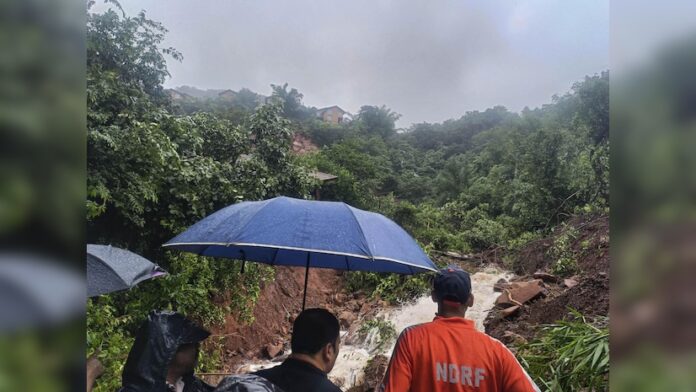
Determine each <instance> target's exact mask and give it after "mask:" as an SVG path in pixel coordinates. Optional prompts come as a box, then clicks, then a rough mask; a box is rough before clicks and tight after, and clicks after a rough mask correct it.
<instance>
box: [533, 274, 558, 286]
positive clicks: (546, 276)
mask: <svg viewBox="0 0 696 392" xmlns="http://www.w3.org/2000/svg"><path fill="white" fill-rule="evenodd" d="M533 277H534V279H541V280H543V281H544V282H550V283H558V282H560V281H561V278H559V277H558V276H556V275H551V274H548V273H546V272H535V273H534V275H533Z"/></svg>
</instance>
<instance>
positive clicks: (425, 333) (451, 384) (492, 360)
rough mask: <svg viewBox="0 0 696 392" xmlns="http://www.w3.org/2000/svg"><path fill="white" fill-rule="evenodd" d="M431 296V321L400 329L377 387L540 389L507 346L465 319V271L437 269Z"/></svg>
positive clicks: (470, 300)
mask: <svg viewBox="0 0 696 392" xmlns="http://www.w3.org/2000/svg"><path fill="white" fill-rule="evenodd" d="M432 298H433V301H434V302H436V303H437V315H436V317H435V319H434V320H433V321H431V322H429V323H424V324H419V325H413V326H411V327H408V328H406V329H405V330H404V331H403V332H402V333H401V335H400V336H399V339H398V340H397V342H396V346H395V347H394V352H393V354H392V357H391V360H390V362H389V367H388V368H387V373H386V374H385V376H384V380H383V381H382V384H381V385H380V387H379V388H378V390H380V391H386V392H402V391H410V392H420V391H423V392H440V391H448V392H449V391H482V392H494V391H506V392H535V391H539V388H538V387H537V386H536V384H535V383H534V382H533V381H532V379H531V378H530V377H529V376H528V375H527V373H526V372H525V371H524V369H523V368H522V366H521V365H520V363H519V362H517V360H516V359H515V356H514V355H513V354H512V353H511V352H510V350H508V349H507V347H505V345H503V344H502V343H501V342H500V341H498V340H496V339H494V338H492V337H490V336H488V335H486V334H485V333H483V332H479V331H477V330H476V327H475V325H474V322H473V321H472V320H468V319H466V318H465V315H466V311H467V309H468V308H469V307H471V306H472V305H473V304H474V296H473V295H472V294H471V278H470V277H469V274H468V273H467V272H466V271H464V270H462V269H461V268H459V267H457V266H449V267H447V268H445V269H442V270H440V271H439V272H438V273H437V275H436V276H435V279H434V281H433V290H432Z"/></svg>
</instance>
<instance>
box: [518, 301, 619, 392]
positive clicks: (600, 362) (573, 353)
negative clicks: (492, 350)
mask: <svg viewBox="0 0 696 392" xmlns="http://www.w3.org/2000/svg"><path fill="white" fill-rule="evenodd" d="M571 312H572V315H573V316H574V320H572V321H560V322H558V323H557V324H552V325H548V326H545V327H544V328H543V329H542V332H541V336H540V337H539V338H538V339H537V340H535V341H533V342H530V343H528V344H526V345H523V346H522V347H520V348H519V351H518V354H519V357H520V360H521V362H522V364H523V365H524V367H525V368H527V369H528V371H529V373H530V375H531V376H532V378H533V379H534V380H535V381H536V382H537V384H538V385H543V386H544V388H545V389H546V390H548V391H553V392H557V391H558V392H560V391H606V390H608V383H609V329H608V319H607V318H604V317H602V318H598V319H596V320H594V321H593V322H590V321H588V320H587V319H586V318H585V317H583V316H582V315H581V314H580V313H578V312H577V311H574V310H572V311H571Z"/></svg>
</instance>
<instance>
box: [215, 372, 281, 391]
mask: <svg viewBox="0 0 696 392" xmlns="http://www.w3.org/2000/svg"><path fill="white" fill-rule="evenodd" d="M215 392H283V390H282V389H280V388H278V387H277V386H276V385H275V384H273V383H272V382H270V381H268V380H266V379H265V378H263V377H261V376H257V375H254V374H241V375H237V376H229V377H225V378H224V379H223V380H222V381H220V384H219V385H218V387H217V388H215Z"/></svg>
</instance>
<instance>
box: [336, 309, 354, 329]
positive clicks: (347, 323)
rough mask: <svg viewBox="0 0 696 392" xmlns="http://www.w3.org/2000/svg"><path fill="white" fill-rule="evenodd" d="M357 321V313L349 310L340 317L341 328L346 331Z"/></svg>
mask: <svg viewBox="0 0 696 392" xmlns="http://www.w3.org/2000/svg"><path fill="white" fill-rule="evenodd" d="M357 319H358V316H357V315H356V314H355V313H353V312H350V311H347V310H346V311H343V312H341V314H339V315H338V321H339V323H340V324H341V327H343V328H345V329H348V328H350V327H351V325H353V323H355V321H356V320H357Z"/></svg>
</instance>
